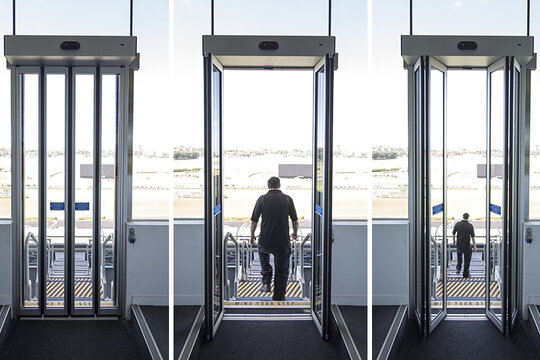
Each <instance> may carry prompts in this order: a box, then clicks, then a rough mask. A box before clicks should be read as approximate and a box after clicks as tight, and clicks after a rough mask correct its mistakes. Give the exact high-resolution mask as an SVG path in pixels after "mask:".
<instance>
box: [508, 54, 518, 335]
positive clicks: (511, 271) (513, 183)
mask: <svg viewBox="0 0 540 360" xmlns="http://www.w3.org/2000/svg"><path fill="white" fill-rule="evenodd" d="M510 69H511V74H512V77H511V82H512V86H511V88H510V98H511V109H510V114H509V115H510V119H509V124H508V128H509V130H510V131H509V134H508V150H507V151H508V159H509V162H510V170H509V175H510V178H509V182H508V192H509V194H510V195H511V196H510V198H509V200H508V203H509V206H508V208H509V218H508V226H509V237H508V241H509V244H508V249H509V250H508V251H509V256H508V267H507V268H508V289H509V291H508V296H509V299H508V329H509V331H510V332H512V330H513V328H514V325H515V324H516V321H517V315H518V266H517V265H518V223H517V221H518V219H519V216H518V210H519V208H520V207H519V201H518V191H517V187H518V180H519V170H518V169H519V166H518V164H519V150H518V149H519V132H518V130H517V129H518V125H517V124H519V116H520V106H519V105H520V103H519V99H520V85H521V71H520V70H521V68H520V65H519V63H518V61H517V59H516V58H511V65H510Z"/></svg>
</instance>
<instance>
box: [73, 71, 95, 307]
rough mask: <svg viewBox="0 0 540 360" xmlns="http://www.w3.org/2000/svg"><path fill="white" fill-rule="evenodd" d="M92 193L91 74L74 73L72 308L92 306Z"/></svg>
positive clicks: (92, 111) (92, 90) (92, 129)
mask: <svg viewBox="0 0 540 360" xmlns="http://www.w3.org/2000/svg"><path fill="white" fill-rule="evenodd" d="M93 193H94V75H93V74H77V75H76V76H75V241H74V243H73V255H72V256H73V259H74V261H73V266H74V271H75V284H74V291H75V294H74V299H75V307H76V308H88V307H92V300H93V299H92V291H93V290H92V258H93V253H92V230H93V211H94V210H93Z"/></svg>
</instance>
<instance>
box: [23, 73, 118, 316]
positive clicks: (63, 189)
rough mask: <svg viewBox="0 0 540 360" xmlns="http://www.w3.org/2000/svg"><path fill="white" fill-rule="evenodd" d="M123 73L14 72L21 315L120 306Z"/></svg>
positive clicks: (87, 311) (112, 311)
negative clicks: (118, 268) (120, 117)
mask: <svg viewBox="0 0 540 360" xmlns="http://www.w3.org/2000/svg"><path fill="white" fill-rule="evenodd" d="M120 74H121V69H120V68H109V69H108V70H107V73H105V74H104V73H103V71H102V70H100V68H94V67H84V68H83V67H65V66H50V67H20V68H18V69H17V70H16V72H15V78H16V79H17V80H16V81H17V82H16V88H17V89H18V91H17V92H16V94H17V97H16V100H15V101H16V103H17V104H18V105H17V109H18V111H17V116H16V119H17V125H16V126H15V128H14V132H15V133H16V135H15V137H16V139H20V141H19V142H17V143H20V147H21V149H22V151H20V154H21V159H20V164H21V166H20V167H19V169H20V170H19V172H17V171H15V173H16V176H20V178H21V179H22V181H21V183H22V185H23V186H22V187H21V189H20V192H21V195H19V196H18V198H20V199H22V203H21V205H18V204H15V208H17V209H19V208H20V209H21V210H20V211H21V213H20V217H21V218H22V219H24V221H22V223H21V227H20V239H21V242H20V248H19V249H20V250H19V251H20V255H21V256H20V259H21V265H22V266H21V267H22V269H21V271H20V283H21V288H20V289H21V290H20V298H21V301H20V309H19V310H20V313H21V315H31V316H36V315H45V316H47V315H55V316H58V315H99V314H101V313H102V311H101V309H106V310H105V312H104V313H107V314H109V315H110V314H116V313H117V312H118V303H117V288H116V284H117V279H118V272H117V240H116V239H117V235H116V232H117V213H118V211H119V210H118V207H117V205H116V204H117V197H118V182H117V181H118V180H117V173H118V171H117V163H118V141H119V138H120V135H119V132H118V122H119V113H120V101H119V100H120V99H121V94H120V86H119V83H120ZM15 146H17V145H15ZM16 168H17V167H16ZM96 200H97V201H96ZM96 203H97V205H96ZM19 206H20V207H19ZM96 219H99V220H98V221H95V220H96ZM98 299H99V301H97V300H98Z"/></svg>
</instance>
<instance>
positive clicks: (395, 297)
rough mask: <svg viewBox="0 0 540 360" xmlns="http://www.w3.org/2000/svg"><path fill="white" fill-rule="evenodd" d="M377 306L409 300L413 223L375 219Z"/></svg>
mask: <svg viewBox="0 0 540 360" xmlns="http://www.w3.org/2000/svg"><path fill="white" fill-rule="evenodd" d="M372 229H373V230H372V231H373V232H372V238H373V242H372V244H373V245H372V252H373V257H372V269H373V270H372V277H373V287H372V290H373V305H407V304H408V303H409V250H408V249H409V247H408V238H409V232H408V231H409V222H408V220H373V228H372Z"/></svg>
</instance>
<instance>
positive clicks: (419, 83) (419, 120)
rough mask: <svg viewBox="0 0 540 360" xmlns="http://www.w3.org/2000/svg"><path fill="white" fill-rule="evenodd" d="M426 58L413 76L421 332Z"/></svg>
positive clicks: (421, 326) (421, 325)
mask: <svg viewBox="0 0 540 360" xmlns="http://www.w3.org/2000/svg"><path fill="white" fill-rule="evenodd" d="M425 63H426V58H425V57H420V58H419V59H418V61H417V62H416V64H415V65H414V68H413V71H412V76H413V87H414V89H413V92H412V94H413V111H414V129H413V131H414V134H413V138H414V153H413V154H414V158H415V161H414V162H415V164H416V166H415V167H414V203H413V212H414V218H415V219H416V221H415V223H414V228H413V229H414V230H413V234H414V235H413V239H412V240H413V247H414V249H413V252H414V256H413V257H414V318H415V320H416V325H417V326H418V331H419V332H420V333H422V334H423V333H424V331H425V330H426V312H427V307H426V302H425V300H424V299H425V296H426V285H425V271H424V269H425V267H426V264H425V257H426V255H425V254H426V249H425V245H424V240H423V239H424V234H425V233H426V222H427V219H426V217H425V211H424V209H425V208H426V206H427V205H426V204H425V203H424V199H425V193H426V191H425V172H426V170H425V169H426V161H427V159H426V153H427V144H426V143H427V139H426V129H425V120H424V119H425V118H426V112H425V94H426V91H427V90H426V64H425Z"/></svg>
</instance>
